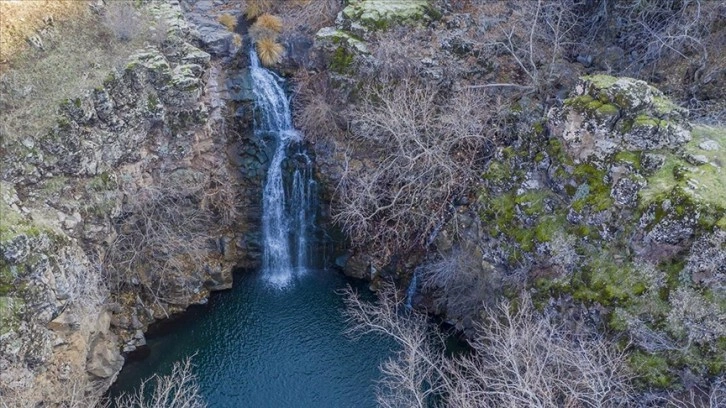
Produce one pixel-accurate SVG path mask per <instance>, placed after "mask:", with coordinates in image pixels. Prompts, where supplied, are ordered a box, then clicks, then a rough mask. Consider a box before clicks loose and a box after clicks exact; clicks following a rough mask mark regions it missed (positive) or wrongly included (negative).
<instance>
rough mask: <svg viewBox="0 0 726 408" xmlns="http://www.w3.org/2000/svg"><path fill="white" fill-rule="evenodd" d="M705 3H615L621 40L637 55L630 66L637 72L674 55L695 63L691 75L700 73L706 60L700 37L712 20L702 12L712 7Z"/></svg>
mask: <svg viewBox="0 0 726 408" xmlns="http://www.w3.org/2000/svg"><path fill="white" fill-rule="evenodd" d="M703 3H709V2H703ZM706 6H708V5H707V4H702V2H701V1H700V0H686V1H680V0H678V1H676V0H665V1H655V0H640V1H637V2H618V3H616V4H615V5H614V8H615V12H617V14H618V16H621V20H620V25H621V28H620V29H621V30H622V32H623V35H622V38H621V42H622V43H624V45H625V46H627V48H628V49H631V50H633V51H634V52H635V54H634V55H637V58H634V59H632V60H631V63H630V69H631V70H633V71H634V72H636V73H637V72H639V71H640V70H641V69H643V68H645V67H648V66H651V67H652V65H650V64H651V63H652V62H653V61H656V60H659V59H662V58H669V57H673V56H676V57H680V58H685V59H687V60H693V61H694V62H697V63H698V66H699V69H698V70H697V72H696V73H694V75H695V74H702V72H698V71H702V69H703V68H704V66H705V62H706V60H707V59H708V51H707V49H706V47H705V46H704V44H703V43H702V40H703V36H704V34H705V30H706V29H707V25H708V24H709V23H710V21H712V18H707V17H706V13H707V12H713V11H714V10H713V8H712V6H711V7H706Z"/></svg>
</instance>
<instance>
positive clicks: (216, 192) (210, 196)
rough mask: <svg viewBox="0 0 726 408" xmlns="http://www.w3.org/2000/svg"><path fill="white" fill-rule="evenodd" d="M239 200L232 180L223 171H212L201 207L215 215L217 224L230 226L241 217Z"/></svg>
mask: <svg viewBox="0 0 726 408" xmlns="http://www.w3.org/2000/svg"><path fill="white" fill-rule="evenodd" d="M238 202H239V200H238V199H237V192H236V191H235V189H234V184H233V183H232V181H231V180H229V179H228V178H227V177H226V176H225V174H224V173H223V172H222V171H215V172H212V173H211V174H210V177H209V182H208V184H207V187H206V188H205V190H204V197H203V199H202V202H201V208H202V209H203V210H205V211H209V212H210V213H211V215H213V216H214V219H215V220H216V224H217V225H220V226H222V227H230V226H233V225H234V223H235V222H236V221H237V219H238V217H239V210H238V208H237V203H238Z"/></svg>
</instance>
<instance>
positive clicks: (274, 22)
mask: <svg viewBox="0 0 726 408" xmlns="http://www.w3.org/2000/svg"><path fill="white" fill-rule="evenodd" d="M254 25H256V26H258V27H260V28H261V29H264V30H268V31H271V32H275V33H278V34H279V33H281V32H282V19H281V18H280V17H278V16H273V15H272V14H269V13H265V14H263V15H261V16H259V17H257V21H256V22H255V24H254Z"/></svg>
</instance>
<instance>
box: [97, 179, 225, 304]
mask: <svg viewBox="0 0 726 408" xmlns="http://www.w3.org/2000/svg"><path fill="white" fill-rule="evenodd" d="M202 187H203V186H202ZM202 187H196V188H193V189H191V190H189V189H185V188H182V186H179V185H165V186H160V187H143V188H141V189H139V190H137V191H131V190H129V191H126V197H127V200H126V201H127V203H126V205H125V206H124V213H123V214H122V215H121V216H120V217H118V220H117V228H116V229H117V235H116V237H115V239H114V240H113V241H112V242H111V244H110V246H109V248H108V250H107V253H106V256H105V259H104V263H103V265H104V271H105V273H106V279H107V282H108V284H109V286H110V288H111V290H112V291H115V292H117V293H118V292H120V291H121V290H123V289H124V287H126V286H129V285H134V286H135V285H140V286H141V287H143V288H144V289H145V290H146V293H147V294H148V295H151V296H152V297H153V298H154V300H155V301H156V302H157V303H158V304H159V306H162V302H166V303H174V299H171V298H169V297H168V296H169V295H170V294H173V293H176V294H181V295H185V294H187V295H188V294H189V293H191V290H192V289H193V288H194V287H198V286H199V285H195V283H194V282H190V281H189V279H193V277H191V276H190V274H189V273H188V271H189V270H190V269H193V268H197V269H199V268H202V267H203V265H204V261H205V259H206V257H207V254H208V252H209V250H210V248H209V247H210V243H209V234H210V232H209V228H210V227H209V226H210V225H211V224H212V221H213V219H214V214H213V212H212V211H211V208H210V207H209V206H207V205H205V204H204V198H205V197H204V191H203V188H202Z"/></svg>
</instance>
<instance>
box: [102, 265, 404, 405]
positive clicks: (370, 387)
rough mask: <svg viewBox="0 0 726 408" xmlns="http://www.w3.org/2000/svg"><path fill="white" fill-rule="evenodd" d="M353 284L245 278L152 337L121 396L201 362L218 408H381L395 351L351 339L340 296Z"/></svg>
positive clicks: (313, 278)
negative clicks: (276, 283)
mask: <svg viewBox="0 0 726 408" xmlns="http://www.w3.org/2000/svg"><path fill="white" fill-rule="evenodd" d="M348 283H349V281H348V280H346V279H345V278H344V277H342V276H340V275H339V274H338V273H336V272H333V271H323V270H319V271H309V272H307V273H306V274H304V275H303V276H300V277H298V278H296V280H295V281H294V282H293V283H292V284H291V285H290V286H288V287H286V288H284V289H279V288H275V287H271V286H268V285H267V284H266V283H265V281H264V280H263V279H262V278H261V276H260V275H259V273H246V274H239V275H237V276H235V288H234V289H232V290H230V291H227V292H223V293H217V294H214V295H213V296H212V298H211V299H210V301H209V303H208V304H207V305H205V306H202V307H195V308H193V309H192V310H190V311H189V312H188V313H186V314H185V315H184V316H183V317H181V318H179V319H177V320H175V321H174V322H173V323H170V324H167V325H165V326H164V327H163V330H162V331H163V332H164V334H159V335H153V334H152V335H150V336H149V337H148V344H149V347H150V354H149V355H148V357H146V358H145V359H143V360H140V361H132V362H129V363H128V364H127V365H126V366H125V367H124V369H123V371H122V372H121V374H120V375H119V379H118V381H117V383H116V384H115V386H114V387H113V389H112V394H117V393H118V392H120V391H128V390H133V389H134V388H135V387H137V386H138V384H139V383H140V381H141V380H142V379H143V378H146V377H149V376H151V375H153V374H155V373H158V374H162V375H163V374H167V373H169V372H170V371H171V366H172V364H173V363H174V362H175V361H179V360H181V359H183V358H184V357H187V356H192V355H194V357H193V360H192V361H193V363H194V364H195V374H196V375H197V378H198V380H199V384H200V386H201V390H202V394H203V395H204V397H205V399H206V401H207V402H208V403H209V406H210V407H256V408H257V407H259V408H262V407H375V406H376V404H375V396H374V388H375V381H376V380H377V378H379V372H378V365H379V364H380V363H381V362H382V361H383V360H384V359H385V358H386V357H387V356H388V355H390V353H391V350H390V347H391V346H392V343H390V342H389V341H386V340H385V339H380V338H377V337H364V338H362V339H359V340H351V339H349V338H347V337H346V336H344V335H343V334H342V331H343V330H344V328H345V324H344V322H343V317H342V315H341V310H342V308H343V303H342V298H341V297H340V296H339V295H338V294H336V293H335V292H336V290H338V289H341V288H343V287H345V285H347V284H348ZM354 286H355V284H354ZM357 289H358V290H359V292H365V291H366V289H365V287H363V286H362V285H361V284H358V287H357ZM195 353H196V355H195Z"/></svg>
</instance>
